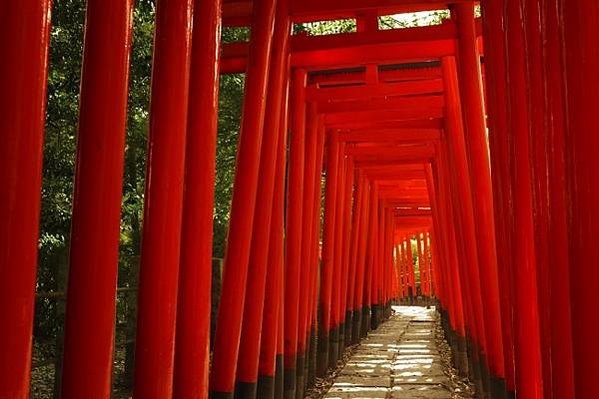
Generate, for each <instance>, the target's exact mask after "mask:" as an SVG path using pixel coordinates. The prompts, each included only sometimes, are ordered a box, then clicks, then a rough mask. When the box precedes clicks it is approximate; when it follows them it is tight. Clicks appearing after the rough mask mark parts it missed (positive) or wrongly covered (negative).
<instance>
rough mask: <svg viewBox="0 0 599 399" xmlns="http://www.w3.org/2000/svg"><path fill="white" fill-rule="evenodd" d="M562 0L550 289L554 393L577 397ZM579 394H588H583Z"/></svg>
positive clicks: (551, 40)
mask: <svg viewBox="0 0 599 399" xmlns="http://www.w3.org/2000/svg"><path fill="white" fill-rule="evenodd" d="M558 10H559V7H558V4H557V1H555V0H552V1H547V2H544V4H543V7H542V10H541V11H542V21H543V25H542V26H543V30H542V40H543V43H544V49H543V50H544V51H543V62H542V63H543V65H544V68H545V95H546V99H547V101H546V102H545V106H546V111H545V118H546V120H545V123H546V126H547V135H548V138H547V140H548V175H549V177H550V181H549V195H550V200H549V210H548V213H549V216H550V218H549V230H550V232H549V245H548V246H549V248H550V256H549V259H548V260H549V271H548V276H549V284H550V286H549V291H550V292H551V299H550V300H551V302H550V306H549V307H550V309H551V328H550V329H551V360H552V364H551V367H552V377H553V381H552V390H553V394H554V397H555V398H564V399H571V398H574V365H573V353H572V345H573V342H572V341H573V339H572V316H571V308H570V293H571V290H570V278H571V274H570V273H571V268H570V260H569V259H568V250H569V244H568V236H569V233H568V220H567V217H568V208H567V202H566V201H567V194H566V193H567V186H566V178H565V176H566V167H565V165H566V164H565V148H566V147H565V115H564V113H565V111H564V104H565V102H564V101H565V90H564V84H563V82H562V84H557V83H556V82H560V79H562V78H563V75H562V74H563V69H562V65H563V64H562V62H561V61H562V57H563V53H562V38H561V37H560V34H561V31H560V23H561V21H560V15H559V12H558ZM580 395H585V393H581V394H580Z"/></svg>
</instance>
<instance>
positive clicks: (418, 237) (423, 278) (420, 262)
mask: <svg viewBox="0 0 599 399" xmlns="http://www.w3.org/2000/svg"><path fill="white" fill-rule="evenodd" d="M421 234H422V233H420V232H417V233H416V253H417V255H418V273H419V274H420V292H422V293H423V294H424V290H425V289H424V283H425V282H426V271H425V270H424V267H423V265H424V259H423V256H422V237H421Z"/></svg>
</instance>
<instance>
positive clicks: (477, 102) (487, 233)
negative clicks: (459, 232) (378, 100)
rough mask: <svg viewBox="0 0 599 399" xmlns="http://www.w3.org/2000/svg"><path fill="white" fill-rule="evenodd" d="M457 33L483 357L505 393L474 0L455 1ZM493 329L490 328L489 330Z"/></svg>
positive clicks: (498, 390)
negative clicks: (480, 293) (483, 333)
mask: <svg viewBox="0 0 599 399" xmlns="http://www.w3.org/2000/svg"><path fill="white" fill-rule="evenodd" d="M455 11H456V17H457V24H458V34H459V46H458V49H459V72H460V79H459V82H460V88H461V90H460V92H461V94H462V98H463V108H462V110H463V117H464V127H465V129H464V132H465V136H466V144H467V150H468V151H467V153H468V160H469V163H470V165H469V166H470V168H469V170H470V181H471V184H472V186H471V187H472V195H473V198H475V199H476V200H475V201H473V211H474V218H475V220H476V224H475V227H476V237H477V247H478V260H479V262H478V265H479V268H480V277H481V289H482V290H483V291H484V293H485V295H483V296H482V300H483V306H484V323H485V328H486V330H487V331H488V332H489V333H487V334H486V342H487V360H488V366H489V371H490V373H491V386H490V390H491V395H492V396H493V397H503V396H505V394H506V387H505V364H504V358H503V339H502V338H503V337H502V335H501V334H498V333H497V331H501V309H500V297H499V280H498V272H497V255H496V252H495V251H496V243H495V225H494V220H493V217H494V214H493V192H492V188H491V171H490V168H489V147H488V145H487V136H486V123H485V110H484V104H483V87H482V78H481V69H480V54H479V52H478V46H477V43H476V27H475V23H474V3H473V2H466V3H460V4H457V5H456V6H455ZM491 331H492V333H491Z"/></svg>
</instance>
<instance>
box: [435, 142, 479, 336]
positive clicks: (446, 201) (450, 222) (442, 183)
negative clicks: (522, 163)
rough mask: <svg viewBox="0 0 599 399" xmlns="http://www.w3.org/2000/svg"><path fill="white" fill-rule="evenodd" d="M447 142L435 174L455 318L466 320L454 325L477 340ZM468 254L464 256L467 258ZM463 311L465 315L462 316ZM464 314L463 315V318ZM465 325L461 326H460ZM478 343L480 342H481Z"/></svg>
mask: <svg viewBox="0 0 599 399" xmlns="http://www.w3.org/2000/svg"><path fill="white" fill-rule="evenodd" d="M445 147H447V145H446V144H445V145H443V146H441V145H440V146H439V151H438V160H439V162H438V164H436V165H435V166H436V169H435V174H434V175H432V176H433V177H434V180H435V182H437V184H438V187H437V188H436V191H437V192H438V193H439V202H438V203H439V204H441V207H440V210H441V212H440V215H441V217H440V218H439V220H440V221H441V222H442V223H443V227H444V236H445V237H447V246H448V247H447V255H448V259H449V260H448V262H449V263H450V265H451V271H450V272H449V273H448V279H447V280H448V281H451V282H452V284H451V286H452V287H455V290H453V302H454V312H455V314H454V317H455V320H456V321H455V322H456V323H458V322H459V321H462V322H463V324H462V325H459V324H456V325H455V326H454V327H457V328H456V331H458V332H459V333H460V334H461V335H462V337H466V334H468V335H469V336H471V337H473V338H474V339H477V338H476V337H477V335H476V333H477V330H476V324H475V323H473V322H472V320H473V313H474V312H473V310H472V301H471V300H470V292H469V289H468V284H467V280H466V277H465V276H464V274H463V273H460V269H461V267H460V262H459V259H460V255H461V253H462V252H463V251H462V248H461V246H460V245H459V243H458V240H459V239H460V227H461V226H460V225H461V219H460V218H458V217H456V215H454V213H455V212H454V208H455V206H454V198H453V193H452V192H451V190H450V188H449V185H450V173H449V171H448V170H447V162H448V160H447V149H446V148H445ZM463 258H464V257H462V259H463ZM460 313H461V315H460ZM460 316H461V317H460ZM460 328H461V329H460ZM477 342H478V341H477Z"/></svg>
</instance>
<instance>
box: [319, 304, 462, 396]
mask: <svg viewBox="0 0 599 399" xmlns="http://www.w3.org/2000/svg"><path fill="white" fill-rule="evenodd" d="M394 309H395V310H396V314H395V315H394V316H392V317H391V319H390V320H388V321H387V322H385V323H384V324H383V325H381V326H380V327H379V328H378V329H377V330H376V331H374V332H372V333H371V334H369V335H368V337H367V338H366V339H365V340H363V341H362V343H361V345H360V346H359V347H358V348H357V349H356V351H355V352H354V354H353V355H352V357H351V358H350V359H349V361H348V362H347V363H346V365H345V367H344V368H343V369H342V370H341V371H340V372H339V375H338V376H337V378H336V379H335V382H334V383H333V385H332V387H331V388H330V389H329V391H328V392H327V393H326V394H325V396H324V398H327V399H334V398H337V399H360V398H385V399H392V398H396V399H450V397H451V395H450V391H449V389H448V388H447V386H448V385H449V380H448V378H447V376H446V375H445V373H444V370H443V366H442V364H441V360H440V355H439V351H438V350H437V347H436V345H435V340H434V333H433V330H434V328H435V321H434V310H427V309H425V308H423V307H415V306H414V307H407V306H403V307H402V306H400V307H396V308H394Z"/></svg>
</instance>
